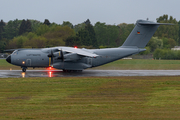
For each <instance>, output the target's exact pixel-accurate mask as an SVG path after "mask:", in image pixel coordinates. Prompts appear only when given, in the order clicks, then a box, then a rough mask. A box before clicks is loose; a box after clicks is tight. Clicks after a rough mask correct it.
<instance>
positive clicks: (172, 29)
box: [154, 15, 180, 44]
mask: <svg viewBox="0 0 180 120" xmlns="http://www.w3.org/2000/svg"><path fill="white" fill-rule="evenodd" d="M156 20H157V22H159V23H173V24H175V25H161V26H160V27H159V28H158V29H157V31H156V32H155V34H154V36H156V37H158V38H164V37H166V38H172V39H174V40H175V41H176V44H178V43H180V41H179V39H178V31H179V27H178V25H177V24H178V22H177V21H176V19H175V18H173V17H172V16H170V17H169V18H168V15H163V16H160V17H159V18H157V19H156Z"/></svg>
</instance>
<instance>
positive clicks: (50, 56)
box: [48, 50, 55, 67]
mask: <svg viewBox="0 0 180 120" xmlns="http://www.w3.org/2000/svg"><path fill="white" fill-rule="evenodd" d="M48 57H49V58H51V66H52V67H53V60H54V59H53V57H55V55H54V54H53V51H52V50H51V53H50V54H48Z"/></svg>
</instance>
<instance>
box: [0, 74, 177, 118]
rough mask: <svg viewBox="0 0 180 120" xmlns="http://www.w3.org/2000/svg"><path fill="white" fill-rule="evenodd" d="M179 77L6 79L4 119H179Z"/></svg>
mask: <svg viewBox="0 0 180 120" xmlns="http://www.w3.org/2000/svg"><path fill="white" fill-rule="evenodd" d="M179 109H180V77H89V78H84V77H73V78H71V77H68V78H66V77H63V78H6V79H5V78H1V79H0V119H12V120H14V119H47V120H48V119H64V120H72V119H81V120H83V119H96V120H97V119H102V120H116V119H117V120H119V119H123V120H127V119H128V120H129V119H142V120H144V119H169V120H172V119H180V110H179Z"/></svg>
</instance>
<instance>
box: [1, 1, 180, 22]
mask: <svg viewBox="0 0 180 120" xmlns="http://www.w3.org/2000/svg"><path fill="white" fill-rule="evenodd" d="M0 1H1V2H0V3H1V4H0V19H2V20H3V21H4V22H8V21H9V20H14V19H16V18H17V19H19V20H22V19H34V20H39V21H41V22H44V19H48V20H49V21H50V22H55V23H57V24H62V23H63V21H69V22H71V23H72V24H73V25H76V24H79V23H82V22H84V21H86V20H87V19H90V21H91V23H92V24H95V23H96V22H98V21H99V22H105V23H106V24H116V25H117V24H120V23H135V22H136V20H137V19H147V18H149V20H151V21H155V22H156V18H158V17H159V16H162V15H163V14H168V15H169V16H170V15H171V16H173V18H176V20H178V21H179V20H180V7H179V6H180V0H0Z"/></svg>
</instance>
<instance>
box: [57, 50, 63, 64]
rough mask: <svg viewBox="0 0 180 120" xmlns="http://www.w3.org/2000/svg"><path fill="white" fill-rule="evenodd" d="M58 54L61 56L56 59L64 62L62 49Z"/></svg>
mask: <svg viewBox="0 0 180 120" xmlns="http://www.w3.org/2000/svg"><path fill="white" fill-rule="evenodd" d="M60 54H61V55H60V56H59V57H58V59H62V61H63V62H64V54H63V51H62V49H61V52H60Z"/></svg>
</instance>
